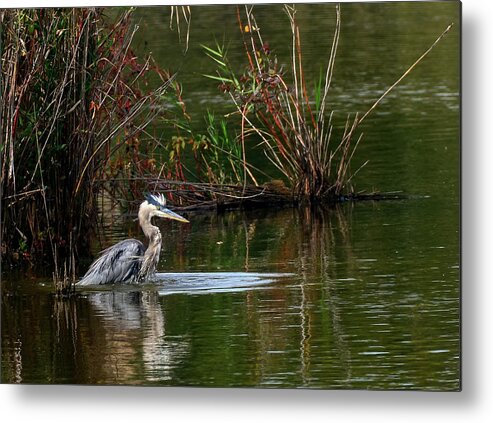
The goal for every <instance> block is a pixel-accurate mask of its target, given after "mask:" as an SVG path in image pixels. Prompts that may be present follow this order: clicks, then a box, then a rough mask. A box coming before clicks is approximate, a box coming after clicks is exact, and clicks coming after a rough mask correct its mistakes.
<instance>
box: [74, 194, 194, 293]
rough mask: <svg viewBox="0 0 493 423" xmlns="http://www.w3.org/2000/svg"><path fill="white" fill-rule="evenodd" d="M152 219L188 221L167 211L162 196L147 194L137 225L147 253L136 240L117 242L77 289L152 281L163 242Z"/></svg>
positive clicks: (91, 269)
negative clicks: (80, 287) (144, 240)
mask: <svg viewBox="0 0 493 423" xmlns="http://www.w3.org/2000/svg"><path fill="white" fill-rule="evenodd" d="M154 216H156V217H163V218H166V219H173V220H178V221H179V222H185V223H188V220H187V219H185V218H184V217H182V216H180V215H178V214H176V213H175V212H173V211H171V210H169V209H168V208H166V200H165V198H164V196H163V195H162V194H159V195H154V194H147V195H146V196H145V200H144V202H143V203H142V204H141V205H140V207H139V224H140V227H141V228H142V231H143V232H144V235H145V236H146V237H147V239H148V240H149V245H148V247H147V250H145V249H144V244H142V242H140V241H139V240H137V239H125V240H123V241H120V242H119V243H118V244H115V245H113V246H112V247H109V248H107V249H106V250H104V251H103V252H102V253H101V255H100V256H99V257H98V258H97V259H96V261H95V262H94V263H92V264H91V266H90V267H89V270H88V271H87V273H86V274H85V275H84V277H83V278H82V279H81V280H80V281H79V282H78V283H77V286H86V285H104V284H111V283H114V284H124V283H132V282H146V281H147V280H149V279H150V278H152V276H153V275H154V274H155V273H156V266H157V263H158V262H159V254H160V253H161V242H162V241H161V232H160V231H159V228H158V227H157V226H154V225H153V224H152V223H151V219H152V218H153V217H154Z"/></svg>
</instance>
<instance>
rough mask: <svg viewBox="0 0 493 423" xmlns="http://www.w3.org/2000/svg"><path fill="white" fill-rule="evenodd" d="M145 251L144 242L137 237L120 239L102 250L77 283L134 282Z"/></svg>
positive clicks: (82, 284) (79, 284) (83, 284)
mask: <svg viewBox="0 0 493 423" xmlns="http://www.w3.org/2000/svg"><path fill="white" fill-rule="evenodd" d="M144 251H145V248H144V244H142V242H140V241H139V240H137V239H125V240H123V241H120V242H119V243H118V244H115V245H113V246H111V247H109V248H107V249H106V250H104V251H102V252H101V255H100V256H99V257H98V258H97V260H96V261H95V262H94V263H93V264H92V265H91V267H90V268H89V270H88V271H87V273H86V274H85V275H84V277H83V278H82V279H81V280H80V281H79V282H78V283H77V285H78V286H85V285H104V284H107V283H120V284H122V283H130V282H133V281H134V279H135V277H136V275H138V274H139V272H140V268H141V267H142V259H143V255H144Z"/></svg>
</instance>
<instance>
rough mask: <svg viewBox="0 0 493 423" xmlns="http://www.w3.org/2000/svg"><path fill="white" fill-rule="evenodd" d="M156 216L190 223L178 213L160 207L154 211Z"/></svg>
mask: <svg viewBox="0 0 493 423" xmlns="http://www.w3.org/2000/svg"><path fill="white" fill-rule="evenodd" d="M156 216H158V217H164V218H166V219H172V220H178V222H183V223H190V222H189V221H188V220H187V219H185V218H184V217H182V216H180V215H179V214H177V213H175V212H173V211H171V210H170V209H161V210H158V211H157V212H156Z"/></svg>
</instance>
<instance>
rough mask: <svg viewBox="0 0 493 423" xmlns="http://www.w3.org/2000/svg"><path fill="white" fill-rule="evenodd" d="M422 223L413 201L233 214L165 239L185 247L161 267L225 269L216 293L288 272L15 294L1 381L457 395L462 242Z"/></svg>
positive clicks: (5, 326)
mask: <svg viewBox="0 0 493 423" xmlns="http://www.w3.org/2000/svg"><path fill="white" fill-rule="evenodd" d="M417 201H418V202H421V204H420V205H419V207H420V208H423V209H424V210H427V212H425V213H430V212H431V211H432V209H430V207H427V204H426V201H427V200H417ZM429 205H430V204H428V206H429ZM399 213H401V214H404V216H402V217H403V219H401V218H396V217H395V216H396V214H399ZM413 213H414V212H413V211H410V212H409V205H408V204H406V202H394V203H386V204H384V203H382V204H360V205H357V206H356V207H354V206H351V205H347V206H344V207H341V208H338V209H335V210H309V209H305V210H300V211H296V210H281V211H277V212H273V211H258V212H250V213H245V214H241V213H237V212H236V213H227V214H225V215H222V216H209V215H203V216H200V215H198V216H196V218H195V219H192V220H191V221H192V228H191V229H187V228H183V227H180V226H178V225H176V226H171V230H169V231H167V232H164V231H163V236H164V237H165V238H173V239H175V241H176V240H178V241H177V244H179V245H184V246H185V247H184V251H180V250H178V251H177V250H173V251H172V250H166V251H164V254H163V256H162V261H161V263H160V266H159V268H160V269H161V268H166V269H170V272H182V271H188V272H190V271H193V272H194V273H195V274H194V276H193V277H195V278H198V279H200V273H201V270H202V268H203V267H208V268H209V269H214V268H217V271H218V272H222V273H219V276H220V277H219V279H218V280H219V282H218V280H216V281H215V282H212V283H208V282H207V281H208V280H210V276H211V275H210V274H209V275H207V273H203V275H204V277H203V278H202V282H203V284H204V285H209V287H212V288H217V287H218V286H220V285H221V284H222V283H224V282H227V281H228V278H230V277H231V278H234V277H238V276H239V279H241V277H242V276H244V275H249V276H248V277H249V278H250V280H255V278H261V276H262V275H261V274H262V273H264V272H266V271H269V272H271V273H272V272H275V273H277V275H274V276H275V277H273V278H268V281H266V282H267V283H265V284H256V283H254V284H253V286H250V287H249V286H248V285H249V283H248V279H247V280H246V282H245V281H243V282H244V283H238V281H236V282H235V283H236V285H235V284H233V288H232V289H225V290H223V291H221V290H220V289H211V291H210V292H208V291H207V288H206V289H205V290H202V291H194V290H192V289H190V290H188V291H187V290H186V289H185V288H186V282H183V284H182V285H181V288H182V289H181V291H180V290H176V292H174V293H173V288H172V287H171V288H169V289H170V291H166V289H165V288H163V286H160V285H159V284H158V285H157V286H155V285H144V286H142V287H141V288H140V289H139V290H136V288H135V287H128V286H127V287H121V288H119V289H109V290H106V289H103V290H101V289H99V290H87V291H82V292H81V293H80V295H79V296H77V297H76V298H73V299H71V300H70V301H58V300H56V299H55V298H54V297H53V296H52V295H50V294H49V293H43V292H36V293H33V292H29V293H28V294H23V293H17V294H12V295H9V296H7V295H3V304H2V332H3V334H4V337H3V351H4V357H3V361H2V371H3V374H4V378H5V381H8V382H25V383H27V382H46V381H50V382H52V383H90V384H138V385H140V384H158V385H174V386H176V385H184V386H196V385H199V386H279V387H324V388H364V389H367V388H382V389H430V390H435V389H439V390H443V389H445V390H454V389H457V388H458V383H459V382H458V380H459V379H458V368H459V356H458V355H459V340H458V283H457V281H458V268H457V261H458V255H457V250H456V248H455V246H456V243H455V242H453V241H454V236H452V237H451V239H449V241H450V242H449V243H445V245H443V240H441V239H430V237H428V236H427V231H428V228H427V225H426V224H425V225H423V226H421V227H420V226H418V225H416V220H419V219H421V218H422V217H423V216H421V215H419V214H418V215H413ZM392 216H394V217H392ZM431 217H433V215H432V216H431ZM193 222H195V223H193ZM430 224H433V223H432V222H430ZM444 225H445V224H444ZM132 230H134V229H133V228H132ZM124 232H125V231H121V232H120V233H118V234H117V238H118V237H119V236H122V237H123V236H125V234H124ZM402 234H407V235H405V236H406V242H403V240H402ZM380 239H385V240H386V242H379V240H380ZM112 241H113V240H112ZM164 241H165V245H169V243H168V242H166V239H165V240H164ZM211 246H213V247H211ZM430 251H433V252H438V254H429V252H430ZM225 257H229V260H226V259H225ZM417 263H418V264H417ZM240 268H243V269H248V270H249V271H250V272H249V273H246V274H245V273H243V274H242V273H239V274H238V273H237V274H236V275H235V273H231V272H230V271H231V270H232V269H240ZM226 272H229V275H230V276H228V273H226ZM259 274H260V275H259ZM216 276H217V274H216ZM279 276H282V277H279ZM162 277H164V278H165V279H168V280H171V281H172V280H173V279H174V278H175V277H176V275H173V274H172V273H171V274H170V273H168V274H166V273H165V274H163V275H162ZM188 277H190V274H188ZM185 279H186V278H185ZM178 283H179V284H181V283H180V282H178ZM239 285H243V286H241V287H240V286H239ZM235 286H236V287H237V288H241V289H234V287H235ZM6 289H7V287H6ZM163 294H165V295H163ZM26 308H28V309H29V310H32V311H33V312H35V313H33V314H30V313H27V314H26V313H22V312H21V310H22V309H26ZM9 316H10V317H9ZM12 316H17V320H14V319H13V318H12ZM33 316H36V318H33ZM52 316H56V319H53V318H52Z"/></svg>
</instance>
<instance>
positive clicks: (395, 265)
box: [1, 2, 460, 390]
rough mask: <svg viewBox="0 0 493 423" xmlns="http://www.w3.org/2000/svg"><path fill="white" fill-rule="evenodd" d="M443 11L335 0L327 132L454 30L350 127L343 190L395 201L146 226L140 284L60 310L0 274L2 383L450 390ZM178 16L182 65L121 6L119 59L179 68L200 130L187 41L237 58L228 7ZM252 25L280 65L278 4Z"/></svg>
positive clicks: (451, 192)
mask: <svg viewBox="0 0 493 423" xmlns="http://www.w3.org/2000/svg"><path fill="white" fill-rule="evenodd" d="M458 8H459V4H458V3H455V2H437V3H433V2H426V3H379V4H375V3H373V4H371V3H369V4H357V3H355V4H343V6H342V19H343V25H342V33H341V43H340V49H339V53H338V58H337V62H336V71H335V75H334V91H333V95H332V98H331V108H333V109H335V110H336V113H339V114H340V119H341V122H342V125H343V124H344V120H345V115H346V113H348V112H355V111H360V112H361V111H365V110H366V109H367V108H368V107H369V106H370V105H371V104H372V102H373V101H374V100H375V99H376V98H378V96H379V94H380V93H382V92H383V91H385V89H386V88H387V87H388V86H389V85H390V84H392V83H393V82H394V81H395V80H396V79H397V78H398V77H399V76H400V75H401V74H402V73H403V72H404V71H405V70H406V69H407V67H408V66H409V65H411V64H412V63H413V61H414V60H415V59H416V58H417V57H419V55H420V54H421V53H423V51H424V50H425V49H426V48H427V47H428V46H429V45H430V44H431V43H432V42H433V41H434V40H435V39H436V37H437V36H438V35H439V34H440V33H441V32H442V31H443V29H444V28H445V27H446V26H447V25H448V24H449V23H451V22H454V23H455V27H454V28H453V30H452V31H451V32H450V33H449V34H448V35H447V37H446V38H445V39H443V40H442V42H441V43H440V44H439V45H438V46H437V47H436V48H435V49H434V50H433V51H432V53H431V54H430V55H429V56H428V57H427V58H426V59H425V60H424V61H423V62H422V63H421V64H420V65H419V66H418V67H417V68H416V69H415V71H413V73H412V74H411V75H409V77H407V78H406V79H405V80H404V81H403V83H402V84H401V85H400V86H399V87H398V88H397V89H396V90H395V91H394V92H393V93H392V94H391V95H390V96H389V97H387V98H386V100H385V101H384V102H383V103H382V104H381V105H380V106H379V108H378V109H377V110H376V111H375V113H374V114H373V115H372V116H371V119H368V120H367V121H366V123H365V124H364V128H363V131H364V133H365V135H364V141H363V142H362V144H361V146H360V149H359V150H358V153H357V158H356V165H355V167H356V168H357V167H358V163H360V164H361V163H363V162H365V161H366V160H368V159H369V160H370V162H369V164H368V165H367V166H366V167H365V168H364V169H363V170H362V171H361V172H360V173H359V174H358V175H357V176H356V177H355V180H354V183H355V185H356V188H357V189H358V190H366V191H371V190H373V189H376V190H379V191H402V192H404V193H406V194H410V195H411V198H410V199H407V200H399V201H381V202H360V203H356V204H352V203H345V204H340V205H339V206H337V207H335V208H324V207H318V208H312V209H309V208H300V209H262V210H251V211H240V212H238V211H236V212H223V213H221V214H215V213H199V212H194V213H191V212H190V213H188V214H187V215H186V217H187V218H189V220H190V221H191V223H190V224H189V225H183V224H179V223H172V222H159V225H160V227H161V231H162V233H163V244H164V247H163V251H162V254H161V260H160V263H159V267H158V269H159V271H160V273H159V274H158V280H157V282H156V283H154V284H149V285H143V286H138V287H135V286H130V287H129V286H126V287H120V288H114V287H112V288H104V289H85V290H80V291H79V292H78V295H77V296H75V297H74V298H72V299H70V300H66V301H59V300H57V299H56V298H55V297H54V296H53V294H52V289H51V280H50V276H49V274H46V273H48V272H47V271H43V270H39V269H37V270H31V271H29V273H22V274H19V272H16V271H14V270H8V269H3V270H2V271H3V273H2V310H1V313H2V314H1V317H2V321H1V329H2V364H1V370H2V382H4V383H5V382H6V383H55V384H57V383H71V384H129V385H166V386H168V385H169V386H216V387H218V386H221V387H223V386H235V387H289V388H294V387H297V388H298V387H309V388H343V389H421V390H457V389H459V388H460V231H459V223H460V218H459V216H460V215H459V212H460V195H459V194H460V193H459V190H460V177H459V164H460V158H459V152H460V145H459V135H460V126H459V125H460V109H459V108H460V97H459V89H460V82H459V40H460V18H459V9H458ZM192 17H193V18H192V19H193V20H192V31H191V38H190V47H189V51H188V53H187V54H186V55H185V56H184V55H183V54H182V48H183V45H181V46H180V45H179V44H177V43H176V37H177V35H176V33H174V32H171V31H170V30H169V29H168V22H169V11H168V10H167V9H165V8H144V9H139V10H138V11H137V17H136V18H137V20H138V21H139V22H140V27H141V28H140V32H139V36H138V38H137V39H136V49H137V51H144V49H147V50H150V51H152V52H153V53H154V55H155V56H156V57H157V59H158V61H159V62H160V63H161V64H162V65H163V66H166V67H169V68H171V69H172V70H178V69H179V70H180V74H179V75H180V80H181V81H183V86H184V87H183V88H184V95H185V97H186V99H187V102H188V105H189V111H190V113H191V115H192V116H194V124H195V125H197V126H200V125H201V124H202V123H203V118H202V116H203V113H204V112H205V110H207V108H211V109H212V108H214V110H227V108H228V107H229V106H228V104H227V102H226V98H223V97H222V96H221V95H220V93H219V92H218V91H217V88H216V86H217V84H214V83H211V81H208V80H204V78H203V77H201V74H202V73H211V72H213V68H210V66H211V64H210V63H209V61H208V60H207V59H206V58H205V56H204V54H203V52H202V51H201V48H200V45H199V44H200V43H202V44H209V45H212V44H213V43H214V38H217V39H220V40H222V39H223V37H224V39H225V40H227V41H229V40H231V41H232V42H231V47H230V48H231V52H232V53H231V54H232V56H231V57H232V58H234V57H235V56H234V55H235V54H237V55H238V56H237V57H240V54H239V53H234V52H235V48H234V43H233V42H234V41H235V40H236V41H237V39H238V34H237V28H236V21H235V8H234V7H233V6H231V7H226V6H220V7H195V8H192ZM298 17H299V19H300V22H301V24H302V38H303V40H304V42H305V43H306V48H305V49H304V52H305V62H306V63H307V67H308V68H307V69H308V70H307V75H308V76H310V75H312V76H313V75H318V72H319V69H320V66H323V59H324V57H325V56H324V54H323V53H321V51H322V52H325V51H327V50H328V48H329V46H330V42H331V39H332V28H333V20H334V7H333V5H302V6H300V7H299V16H298ZM257 20H258V22H259V26H260V27H261V29H262V31H263V34H264V38H268V39H269V42H270V45H271V48H275V50H276V54H278V55H279V56H284V57H286V60H289V56H288V55H289V45H288V44H289V43H287V42H286V39H289V28H288V25H287V24H288V21H287V19H286V17H285V15H284V14H283V12H282V10H281V9H280V7H279V6H270V7H258V12H257ZM286 37H287V38H286ZM283 49H284V50H283ZM232 60H233V59H232ZM211 69H212V70H211ZM249 154H251V155H252V156H254V155H255V154H256V153H255V149H254V148H252V149H251V151H250V152H249ZM258 160H259V162H261V158H259V159H258ZM129 236H132V237H139V238H141V235H140V232H139V228H138V226H137V225H136V224H135V222H134V221H133V220H132V218H124V219H119V220H118V221H117V224H115V225H114V227H113V228H112V230H110V231H107V232H106V234H105V237H104V239H103V240H102V244H103V246H106V245H110V244H112V243H114V242H116V241H118V240H120V239H124V238H127V237H129ZM99 248H100V245H95V246H94V250H95V251H96V250H98V249H99Z"/></svg>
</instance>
